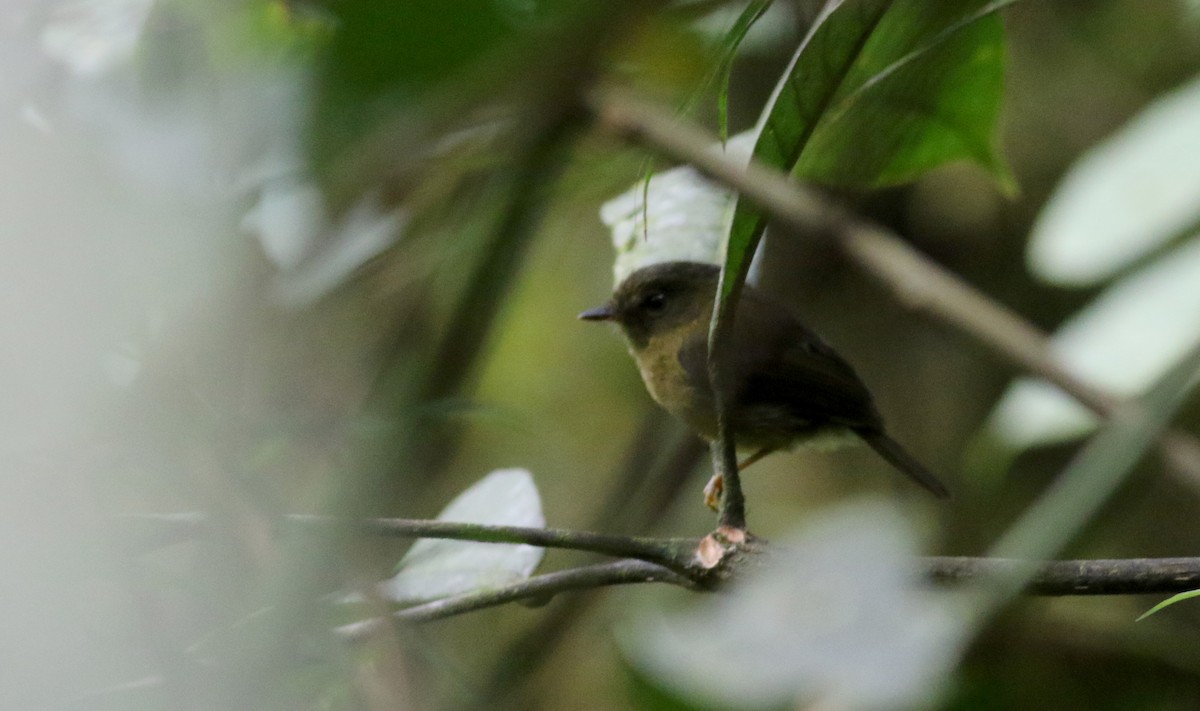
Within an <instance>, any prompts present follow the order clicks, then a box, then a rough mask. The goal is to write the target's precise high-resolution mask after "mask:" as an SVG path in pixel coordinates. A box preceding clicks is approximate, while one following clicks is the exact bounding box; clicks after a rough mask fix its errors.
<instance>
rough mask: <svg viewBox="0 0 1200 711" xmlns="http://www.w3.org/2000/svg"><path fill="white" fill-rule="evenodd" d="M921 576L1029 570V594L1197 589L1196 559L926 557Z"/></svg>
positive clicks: (943, 578)
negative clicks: (1037, 559) (1039, 561)
mask: <svg viewBox="0 0 1200 711" xmlns="http://www.w3.org/2000/svg"><path fill="white" fill-rule="evenodd" d="M924 562H925V563H926V565H927V567H926V574H927V575H928V576H929V577H930V578H931V579H933V580H935V581H937V582H944V583H959V582H963V581H967V580H973V579H977V578H988V577H993V576H1005V575H1011V574H1013V573H1015V572H1017V571H1018V570H1020V569H1021V568H1025V569H1027V570H1028V569H1029V568H1030V567H1032V568H1033V570H1034V574H1033V577H1032V579H1031V580H1030V582H1029V585H1028V586H1027V587H1026V588H1025V593H1026V594H1028V595H1059V596H1061V595H1146V594H1164V593H1177V592H1184V591H1187V590H1195V589H1200V558H1122V559H1112V560H1100V559H1097V560H1052V561H1046V562H1042V563H1030V562H1028V561H1022V560H1012V559H1007V558H966V557H931V558H925V559H924Z"/></svg>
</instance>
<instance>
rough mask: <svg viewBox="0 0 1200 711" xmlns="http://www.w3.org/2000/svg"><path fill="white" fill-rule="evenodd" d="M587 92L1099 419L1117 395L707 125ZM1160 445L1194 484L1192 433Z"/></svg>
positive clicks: (632, 128) (609, 125) (1029, 329)
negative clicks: (727, 151) (722, 146)
mask: <svg viewBox="0 0 1200 711" xmlns="http://www.w3.org/2000/svg"><path fill="white" fill-rule="evenodd" d="M587 100H588V102H589V105H590V106H591V107H592V110H593V112H594V113H595V114H596V116H597V117H598V118H599V122H600V125H601V126H603V127H604V128H606V129H608V130H609V131H611V132H613V133H615V134H618V135H620V136H622V137H624V138H626V139H627V140H629V141H631V142H634V143H637V144H639V145H642V146H644V147H646V148H649V149H651V150H654V151H657V152H658V153H660V154H662V155H665V156H667V157H669V158H672V159H674V160H677V161H680V162H683V163H688V164H690V165H691V166H693V167H694V168H696V169H697V170H698V171H700V172H701V173H703V174H705V175H707V176H708V177H710V178H712V179H714V180H717V181H719V182H721V183H724V184H725V185H727V186H729V187H730V188H732V189H734V190H736V191H738V193H739V194H740V195H742V196H743V197H745V198H747V199H748V200H751V201H753V202H754V203H755V204H757V205H758V206H759V207H761V208H762V209H763V210H765V211H766V212H768V213H769V214H770V215H771V216H772V217H773V218H775V219H776V220H779V221H780V222H782V223H786V224H788V225H791V226H793V227H796V228H799V229H802V230H804V232H805V234H812V235H814V236H823V235H827V236H832V237H833V238H834V242H835V243H836V244H837V245H839V246H840V247H841V248H842V249H843V250H844V252H845V253H846V255H847V256H848V257H849V258H850V259H851V260H852V261H853V262H854V263H855V264H857V265H858V266H859V267H860V268H862V269H863V270H864V271H865V272H867V273H869V274H871V275H872V276H873V277H875V278H876V279H877V280H878V281H880V282H881V283H882V284H883V285H884V286H886V287H887V288H889V289H890V290H891V291H892V292H893V293H894V294H895V295H896V297H897V299H898V300H899V301H900V302H901V303H902V304H903V305H905V306H907V307H908V308H910V309H912V310H915V311H919V312H922V313H924V314H926V315H927V316H929V317H931V318H934V319H937V320H939V321H942V322H943V323H946V324H948V325H950V326H952V327H954V328H955V329H956V330H958V331H960V332H961V333H964V334H966V335H968V336H970V337H972V338H974V339H975V340H977V341H979V342H980V343H982V344H983V345H985V346H987V347H988V348H989V349H990V350H992V351H993V352H994V353H997V354H999V355H1001V356H1003V357H1004V358H1005V359H1006V360H1009V361H1011V362H1013V363H1016V364H1018V365H1019V366H1021V367H1022V368H1024V369H1025V370H1027V371H1029V372H1032V373H1034V374H1036V375H1038V376H1040V377H1042V378H1044V379H1046V380H1047V381H1049V382H1051V383H1053V384H1054V385H1055V386H1057V387H1058V388H1060V389H1061V390H1062V391H1063V392H1065V393H1067V394H1068V395H1070V396H1071V397H1073V398H1075V399H1076V400H1077V401H1079V402H1080V403H1081V404H1082V405H1084V406H1085V407H1087V408H1089V409H1090V410H1092V411H1093V412H1095V413H1096V414H1098V415H1100V416H1102V417H1109V416H1111V415H1112V414H1113V413H1115V412H1116V411H1117V409H1118V408H1119V407H1120V406H1121V405H1122V404H1123V403H1124V400H1123V399H1122V398H1119V397H1116V396H1114V395H1113V394H1111V393H1109V392H1107V391H1105V390H1104V389H1102V388H1097V387H1095V386H1094V385H1092V384H1090V383H1087V382H1085V381H1084V380H1082V379H1080V378H1079V377H1077V376H1076V375H1074V374H1073V373H1071V372H1070V371H1069V370H1067V369H1066V368H1064V367H1063V366H1062V365H1061V364H1060V363H1059V362H1058V360H1057V359H1056V358H1055V356H1054V354H1053V352H1052V351H1051V349H1050V346H1049V343H1048V340H1047V338H1046V336H1045V334H1044V333H1042V332H1041V331H1040V330H1039V329H1038V328H1037V327H1036V326H1034V325H1033V324H1031V323H1030V322H1029V321H1027V320H1025V319H1024V318H1022V317H1021V316H1020V315H1018V314H1017V313H1015V312H1013V311H1012V310H1011V309H1008V308H1007V307H1005V306H1003V305H1002V304H1000V303H998V302H996V301H995V300H994V299H992V298H990V297H988V296H986V295H985V294H983V293H982V292H980V291H979V290H977V289H975V288H974V287H973V286H971V285H970V284H968V283H966V282H965V281H963V280H962V279H961V278H959V277H958V276H957V275H955V274H953V273H952V272H950V271H948V270H946V269H944V268H942V267H940V266H939V265H937V264H935V263H934V262H932V261H931V260H929V259H928V258H927V257H925V256H924V255H922V254H921V253H920V252H918V251H916V250H915V249H913V248H912V247H911V246H909V245H908V244H907V243H905V242H904V241H903V240H902V239H900V238H899V237H898V236H896V235H895V234H893V233H892V232H889V231H888V230H886V229H884V228H882V227H880V226H878V225H875V224H871V223H869V222H867V221H865V220H862V219H861V218H859V217H857V216H855V215H852V214H851V213H849V212H848V211H846V210H844V209H842V208H840V207H838V206H836V205H834V204H833V203H832V202H830V201H829V200H825V199H823V198H821V197H819V196H818V195H817V193H815V192H814V191H812V190H809V189H805V188H804V187H802V186H800V185H797V184H795V183H793V182H791V181H789V180H788V178H787V176H786V175H784V174H782V173H780V172H778V171H776V170H773V169H771V168H768V167H765V166H763V165H762V164H760V163H757V162H755V161H753V160H752V161H751V162H750V163H749V165H744V164H741V163H739V162H737V161H733V160H730V159H729V158H727V157H725V156H724V155H723V154H721V153H719V152H717V151H715V150H713V147H714V146H716V145H719V143H718V140H717V138H716V137H715V136H713V135H711V134H710V133H709V132H707V131H704V130H703V129H701V128H699V127H697V126H696V125H694V124H692V123H690V122H687V121H685V120H683V119H681V118H678V117H676V116H674V115H673V114H672V113H671V112H670V111H667V110H664V109H661V108H659V107H657V106H655V105H653V104H649V103H647V102H644V101H641V100H638V99H635V98H633V97H631V96H629V95H627V94H625V93H622V92H617V91H614V90H604V91H593V92H591V93H590V94H589V95H588V97H587ZM1158 451H1159V453H1160V455H1161V456H1162V457H1163V458H1164V460H1165V461H1166V462H1167V464H1168V465H1169V466H1170V468H1171V469H1172V471H1174V472H1176V473H1178V474H1181V475H1183V476H1184V478H1185V480H1187V481H1189V482H1190V483H1191V484H1192V485H1193V486H1196V485H1200V441H1197V440H1196V438H1195V437H1193V436H1192V435H1190V434H1187V433H1185V432H1181V431H1178V430H1167V431H1165V432H1163V433H1162V435H1161V436H1160V437H1159V439H1158Z"/></svg>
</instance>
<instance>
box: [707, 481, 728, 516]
mask: <svg viewBox="0 0 1200 711" xmlns="http://www.w3.org/2000/svg"><path fill="white" fill-rule="evenodd" d="M723 491H725V478H724V477H723V476H721V475H720V474H713V477H712V479H709V480H708V483H707V484H705V485H704V505H705V506H707V507H708V508H710V509H712V510H713V511H720V510H721V492H723Z"/></svg>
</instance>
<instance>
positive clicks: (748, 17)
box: [716, 0, 774, 143]
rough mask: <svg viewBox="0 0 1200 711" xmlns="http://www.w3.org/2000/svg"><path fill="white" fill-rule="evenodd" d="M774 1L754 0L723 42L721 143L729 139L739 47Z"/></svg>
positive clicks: (719, 67)
mask: <svg viewBox="0 0 1200 711" xmlns="http://www.w3.org/2000/svg"><path fill="white" fill-rule="evenodd" d="M773 1H774V0H752V2H751V3H750V4H749V5H747V6H746V8H745V9H744V10H742V14H741V15H739V16H738V18H737V21H736V22H734V23H733V27H731V28H730V29H729V32H727V33H726V34H725V37H724V39H722V40H721V61H720V63H719V64H718V65H717V70H716V71H717V81H718V82H719V83H718V84H717V126H718V130H719V131H720V135H721V142H722V143H724V142H725V140H726V139H728V138H729V75H730V72H732V71H733V60H734V58H735V57H736V56H737V50H738V47H740V46H741V44H742V40H744V39H746V34H747V33H748V32H750V28H751V27H753V26H754V23H756V22H758V20H759V18H761V17H762V16H763V13H765V12H766V11H767V9H768V8H770V7H771V3H772V2H773Z"/></svg>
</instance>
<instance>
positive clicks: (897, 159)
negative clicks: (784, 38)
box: [792, 0, 1011, 188]
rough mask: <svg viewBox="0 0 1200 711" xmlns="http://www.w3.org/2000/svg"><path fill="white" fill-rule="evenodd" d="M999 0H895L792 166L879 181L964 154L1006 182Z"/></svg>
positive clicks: (827, 176)
mask: <svg viewBox="0 0 1200 711" xmlns="http://www.w3.org/2000/svg"><path fill="white" fill-rule="evenodd" d="M1000 4H1002V3H984V2H981V1H980V0H973V1H971V2H957V3H930V2H925V1H924V0H912V1H905V0H901V1H900V2H896V3H894V4H892V5H891V6H890V7H889V9H888V11H887V12H886V13H885V15H884V17H883V19H882V20H881V21H880V23H879V24H878V25H877V26H876V28H875V30H874V31H873V32H872V33H871V35H870V37H869V38H867V40H866V42H865V43H864V44H863V48H862V52H861V53H860V54H859V55H858V57H857V58H856V60H855V62H854V63H853V64H852V65H851V66H850V68H849V70H848V71H847V72H846V74H845V75H844V76H843V77H842V78H841V81H840V86H838V88H837V91H836V94H835V95H834V97H833V102H832V104H831V105H830V107H829V110H828V111H826V112H825V113H824V114H823V115H822V116H821V117H820V119H819V123H818V124H817V126H816V128H815V129H814V130H813V134H812V137H811V138H810V139H809V142H808V145H807V146H806V147H805V148H804V150H803V152H802V154H801V156H800V160H799V161H798V162H797V163H796V165H795V166H794V167H793V168H792V174H793V175H796V176H797V177H801V178H804V179H807V180H810V181H813V182H819V183H824V184H828V185H838V186H846V187H855V188H872V187H880V186H886V185H895V184H898V183H902V182H905V181H908V180H912V179H914V178H916V177H917V176H919V175H920V174H921V173H923V172H925V171H927V170H929V169H931V168H934V167H936V166H938V165H941V164H943V163H946V162H948V161H952V160H959V159H967V160H971V161H974V162H976V163H978V164H979V165H981V166H983V167H984V168H986V169H987V170H989V171H990V172H991V173H992V174H993V175H994V176H995V177H996V178H998V179H999V180H1000V181H1001V183H1002V184H1005V185H1009V184H1010V183H1011V177H1010V175H1009V173H1008V171H1007V168H1006V167H1005V166H1004V164H1003V162H1002V161H1001V160H1000V158H999V156H998V154H997V151H996V146H995V138H994V134H995V127H996V120H997V118H998V116H999V113H1000V103H1001V99H1002V98H1003V90H1004V25H1003V23H1002V22H1001V19H1000V17H999V16H998V15H996V14H995V13H994V12H993V10H994V6H997V5H1000ZM798 69H799V65H798ZM793 76H795V73H793Z"/></svg>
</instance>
